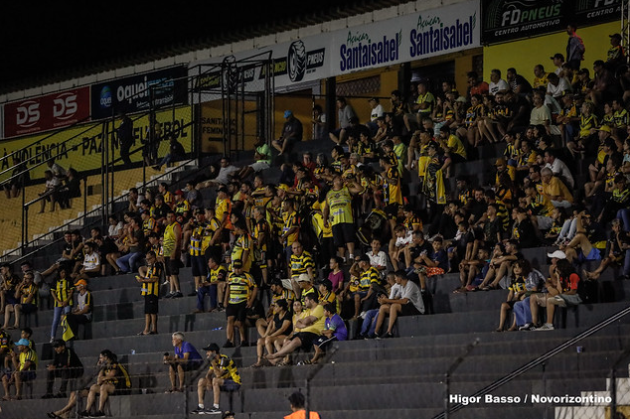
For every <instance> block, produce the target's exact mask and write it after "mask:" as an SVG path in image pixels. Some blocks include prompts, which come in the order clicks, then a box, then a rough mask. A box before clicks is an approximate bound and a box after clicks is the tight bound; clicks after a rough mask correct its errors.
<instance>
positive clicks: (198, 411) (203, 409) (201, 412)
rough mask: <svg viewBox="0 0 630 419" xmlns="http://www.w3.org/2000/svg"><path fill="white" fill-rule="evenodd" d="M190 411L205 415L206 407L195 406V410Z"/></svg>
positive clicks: (194, 413)
mask: <svg viewBox="0 0 630 419" xmlns="http://www.w3.org/2000/svg"><path fill="white" fill-rule="evenodd" d="M190 413H192V414H193V415H205V414H206V408H205V407H197V408H196V409H195V410H193V411H191V412H190Z"/></svg>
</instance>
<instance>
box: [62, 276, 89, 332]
mask: <svg viewBox="0 0 630 419" xmlns="http://www.w3.org/2000/svg"><path fill="white" fill-rule="evenodd" d="M74 287H75V288H76V290H77V292H76V293H74V295H75V297H76V301H75V304H74V307H73V308H72V311H71V312H70V313H68V314H67V316H66V319H67V321H68V327H69V328H70V330H71V331H72V335H73V336H75V337H76V335H77V333H78V327H79V325H80V324H83V325H86V324H87V323H90V322H91V321H92V309H93V308H94V302H93V301H92V293H91V292H90V291H89V290H88V289H87V281H86V280H85V279H80V280H78V281H77V282H75V283H74ZM84 335H85V333H84ZM87 338H89V337H87Z"/></svg>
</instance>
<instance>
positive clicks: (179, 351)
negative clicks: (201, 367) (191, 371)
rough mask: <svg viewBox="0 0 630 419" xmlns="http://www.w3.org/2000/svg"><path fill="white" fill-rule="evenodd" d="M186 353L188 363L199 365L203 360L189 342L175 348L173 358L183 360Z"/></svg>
mask: <svg viewBox="0 0 630 419" xmlns="http://www.w3.org/2000/svg"><path fill="white" fill-rule="evenodd" d="M185 353H188V361H191V362H198V363H201V362H202V361H203V358H202V357H201V355H199V352H197V350H196V349H195V347H194V346H192V344H191V343H189V342H186V341H184V342H182V346H181V348H178V347H177V346H176V347H175V357H176V358H182V359H183V358H184V354H185Z"/></svg>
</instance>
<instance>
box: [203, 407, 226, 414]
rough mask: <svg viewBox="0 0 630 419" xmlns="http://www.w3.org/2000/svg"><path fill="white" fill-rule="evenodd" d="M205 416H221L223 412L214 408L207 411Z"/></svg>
mask: <svg viewBox="0 0 630 419" xmlns="http://www.w3.org/2000/svg"><path fill="white" fill-rule="evenodd" d="M204 414H205V415H221V414H223V412H222V411H221V409H219V408H218V407H213V408H212V409H205V412H204Z"/></svg>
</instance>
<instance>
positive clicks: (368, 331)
mask: <svg viewBox="0 0 630 419" xmlns="http://www.w3.org/2000/svg"><path fill="white" fill-rule="evenodd" d="M378 311H379V309H378V308H375V309H372V310H368V311H367V312H366V313H365V319H363V324H362V325H361V334H362V335H363V336H374V332H375V329H376V320H377V319H378Z"/></svg>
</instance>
